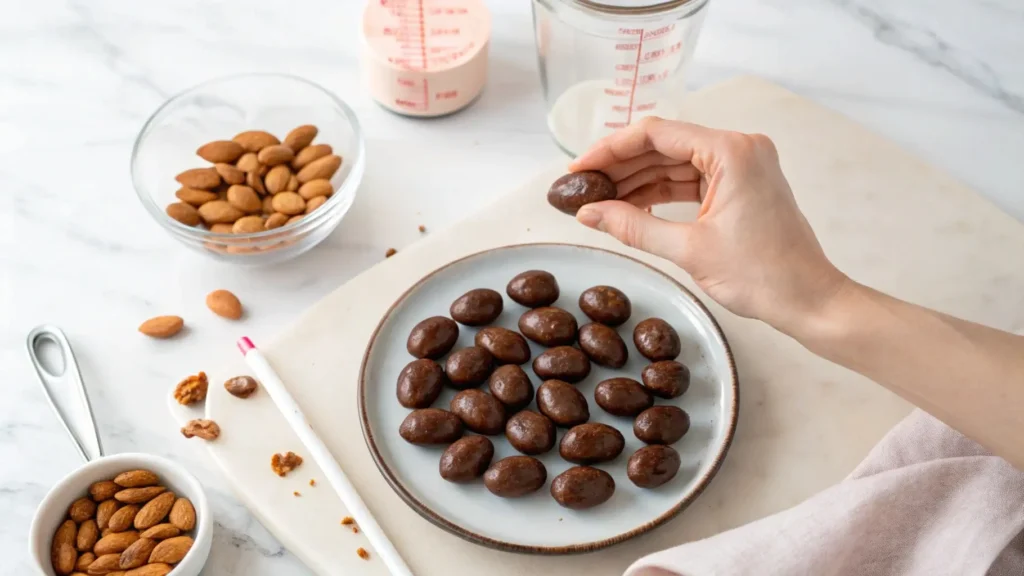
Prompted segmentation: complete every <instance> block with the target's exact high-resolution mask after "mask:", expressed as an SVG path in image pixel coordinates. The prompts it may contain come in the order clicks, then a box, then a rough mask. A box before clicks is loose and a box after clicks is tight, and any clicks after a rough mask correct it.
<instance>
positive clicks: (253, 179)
mask: <svg viewBox="0 0 1024 576" xmlns="http://www.w3.org/2000/svg"><path fill="white" fill-rule="evenodd" d="M245 183H246V184H248V185H249V188H252V189H253V190H255V191H257V192H259V193H260V194H266V193H267V187H266V186H264V185H263V175H262V174H260V173H259V172H247V173H246V174H245Z"/></svg>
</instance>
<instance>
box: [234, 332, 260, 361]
mask: <svg viewBox="0 0 1024 576" xmlns="http://www.w3.org/2000/svg"><path fill="white" fill-rule="evenodd" d="M237 344H238V350H239V351H241V353H242V356H245V355H246V354H248V353H249V350H255V349H256V345H255V344H253V343H252V340H249V337H248V336H242V337H241V338H239V339H238V342H237Z"/></svg>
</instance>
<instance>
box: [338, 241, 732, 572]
mask: <svg viewBox="0 0 1024 576" xmlns="http://www.w3.org/2000/svg"><path fill="white" fill-rule="evenodd" d="M543 246H557V247H567V248H580V249H583V250H591V251H594V252H603V253H605V254H610V255H612V256H617V257H620V258H624V259H626V260H630V261H632V262H635V263H637V264H640V265H642V266H644V267H646V268H648V269H650V270H651V271H652V272H654V273H656V274H659V275H661V276H663V277H664V278H665V279H666V280H668V281H669V282H671V283H672V284H674V285H675V286H676V287H677V288H679V290H680V292H682V294H683V295H684V296H685V297H686V298H688V299H689V300H690V301H692V302H693V303H694V304H695V305H696V306H697V308H698V309H700V311H701V312H702V313H703V314H704V315H705V316H706V317H707V319H708V320H709V321H710V323H711V327H712V328H713V329H714V333H715V335H716V336H717V337H718V338H719V339H720V340H721V342H722V346H723V347H724V350H725V357H726V361H727V362H728V365H729V375H730V377H731V387H732V391H733V395H732V397H733V401H732V404H731V405H730V406H729V424H728V427H727V428H726V430H725V442H723V443H722V445H721V448H720V449H719V450H718V452H717V453H716V454H715V455H714V461H713V462H712V464H711V467H710V468H708V470H707V472H705V473H704V475H703V476H702V477H701V478H700V479H699V480H698V481H697V483H696V484H695V485H694V487H693V489H691V490H690V491H689V492H688V493H686V494H684V495H683V497H682V499H680V501H679V502H678V503H677V504H675V505H674V506H673V507H672V508H670V509H669V510H668V511H666V512H665V513H663V514H662V515H660V516H658V517H657V518H655V519H654V520H651V521H649V522H646V523H644V524H642V525H640V526H638V527H636V528H633V529H632V530H629V531H627V532H624V533H622V534H617V535H615V536H612V537H610V538H605V539H604V540H598V541H596V542H586V543H582V544H570V545H568V546H530V545H524V544H514V543H511V542H505V541H503V540H497V539H494V538H490V537H487V536H484V535H482V534H477V533H476V532H473V531H472V530H468V529H466V528H464V527H462V526H460V525H459V524H456V523H454V522H451V521H450V520H448V519H446V518H445V517H443V516H441V515H440V514H438V513H437V512H435V511H434V510H432V509H431V508H430V507H429V506H427V505H425V504H423V503H422V502H420V501H419V500H418V499H417V498H416V497H415V496H413V495H412V494H411V493H410V492H409V491H408V490H407V489H406V488H405V485H404V484H402V482H401V480H399V479H398V478H397V477H396V476H395V475H394V473H393V472H392V471H391V469H390V468H389V467H388V465H387V463H385V462H384V458H383V457H382V456H381V454H380V452H379V451H378V449H377V444H376V442H375V441H374V439H373V433H372V432H371V431H370V422H369V419H368V417H367V409H366V389H367V386H366V368H367V364H368V363H369V359H370V354H371V352H372V351H373V346H374V344H376V342H377V336H378V335H379V334H380V330H381V328H382V327H383V326H384V323H385V322H387V321H388V319H389V318H390V317H391V315H392V314H393V313H394V311H395V309H396V308H397V307H398V306H399V305H400V304H401V303H402V302H404V301H405V300H406V298H408V297H409V295H410V294H412V293H413V291H415V290H416V289H417V288H419V287H420V286H422V285H423V284H424V283H425V282H427V281H428V280H430V279H431V278H433V277H434V276H436V275H437V274H439V273H441V272H442V271H444V270H446V269H448V268H450V267H451V266H454V265H456V264H459V263H461V262H464V261H466V260H469V259H471V258H476V257H479V256H483V255H484V254H489V253H491V252H500V251H503V250H511V249H515V248H532V247H543ZM357 394H358V395H359V402H358V408H359V426H360V428H361V429H362V432H363V440H364V441H365V442H366V447H367V448H368V449H369V450H370V456H371V457H372V458H373V462H374V464H376V466H377V470H378V471H380V473H381V475H382V476H384V480H385V481H386V482H387V483H388V485H389V486H390V487H391V489H392V490H394V492H395V494H397V495H398V497H399V498H401V499H402V500H403V501H404V502H405V503H406V505H408V506H409V507H410V508H412V509H413V510H414V511H415V512H416V513H417V514H419V515H420V516H421V517H423V518H424V519H425V520H427V521H428V522H430V523H431V524H433V525H434V526H437V527H438V528H441V529H442V530H444V531H446V532H448V533H450V534H453V535H455V536H458V537H460V538H462V539H463V540H467V541H469V542H472V543H474V544H478V545H482V546H485V547H487V548H492V549H494V550H501V551H503V552H516V553H521V554H535V555H565V554H581V553H586V552H594V551H596V550H601V549H603V548H607V547H609V546H613V545H615V544H618V543H620V542H625V541H626V540H630V539H632V538H635V537H637V536H640V535H642V534H646V533H647V532H650V531H651V530H653V529H655V528H657V527H658V526H661V525H662V524H665V523H666V522H668V521H669V520H671V519H672V518H674V517H676V516H677V515H678V514H679V513H680V512H682V511H683V510H685V509H686V508H687V507H689V506H690V504H692V503H693V501H694V500H696V499H697V497H699V496H700V495H701V494H702V493H703V492H704V490H705V489H706V488H707V486H708V484H710V483H711V480H712V479H714V477H715V475H717V474H718V471H719V469H721V467H722V463H723V462H724V461H725V456H726V454H727V453H728V452H729V448H730V447H731V446H732V441H733V438H734V437H735V435H736V425H737V421H738V420H739V404H740V388H739V374H738V373H737V371H736V359H735V356H734V355H733V352H732V347H731V346H730V345H729V341H728V339H727V338H726V337H725V333H724V332H722V327H721V325H719V323H718V320H717V319H716V318H715V316H714V315H713V314H712V313H711V311H710V310H709V309H708V308H707V306H705V305H704V303H703V302H702V301H701V300H700V298H698V297H697V296H696V295H695V294H694V293H693V292H691V291H690V290H689V289H688V288H687V287H686V286H684V285H683V284H682V283H680V282H679V281H678V280H676V279H675V278H673V277H672V276H670V275H668V274H667V273H665V272H664V271H662V270H659V269H658V268H655V267H654V266H652V265H650V264H648V263H647V262H644V261H642V260H639V259H637V258H634V257H633V256H629V255H626V254H622V253H619V252H614V251H612V250H608V249H605V248H598V247H596V246H584V245H582V244H573V243H569V242H529V243H524V244H506V245H504V246H496V247H494V248H488V249H485V250H480V251H478V252H473V253H472V254H467V255H465V256H461V257H459V258H456V259H455V260H452V261H450V262H448V263H446V264H444V265H442V266H440V267H438V268H436V269H434V270H433V271H431V272H429V273H427V274H426V275H425V276H423V277H422V278H420V279H419V280H417V281H416V282H415V283H413V284H412V285H411V286H409V287H408V288H407V289H406V290H405V291H403V292H402V294H401V295H400V296H399V297H398V299H397V300H395V301H394V302H393V303H392V304H391V306H389V307H388V309H387V310H386V311H385V312H384V315H383V316H381V319H380V321H379V322H378V323H377V326H376V327H375V328H374V329H373V333H372V334H370V340H369V342H368V343H367V345H366V350H365V351H364V352H363V359H362V362H361V363H360V366H359V384H358V390H357Z"/></svg>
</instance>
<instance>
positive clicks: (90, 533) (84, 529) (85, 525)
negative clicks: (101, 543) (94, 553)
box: [75, 518, 100, 552]
mask: <svg viewBox="0 0 1024 576" xmlns="http://www.w3.org/2000/svg"><path fill="white" fill-rule="evenodd" d="M99 539H100V529H99V527H98V526H97V525H96V521H95V520H93V519H92V518H90V519H88V520H86V521H85V522H82V525H81V526H79V527H78V538H77V539H76V544H75V548H77V549H78V551H79V552H88V551H89V550H92V547H93V546H95V545H96V541H97V540H99Z"/></svg>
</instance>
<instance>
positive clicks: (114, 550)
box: [92, 530, 139, 557]
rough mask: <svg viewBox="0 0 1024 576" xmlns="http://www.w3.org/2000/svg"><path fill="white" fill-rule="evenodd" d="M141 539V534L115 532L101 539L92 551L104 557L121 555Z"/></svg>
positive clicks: (132, 531)
mask: <svg viewBox="0 0 1024 576" xmlns="http://www.w3.org/2000/svg"><path fill="white" fill-rule="evenodd" d="M138 539H139V533H138V532H136V531H134V530H131V531H129V532H114V533H113V534H108V535H106V536H104V537H103V538H100V540H99V542H97V543H96V546H95V547H93V549H92V551H93V552H94V553H95V554H96V555H97V556H100V557H102V556H103V555H104V554H120V553H121V552H124V551H125V550H126V549H127V548H128V547H129V546H131V545H132V544H134V543H135V541H136V540H138Z"/></svg>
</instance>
